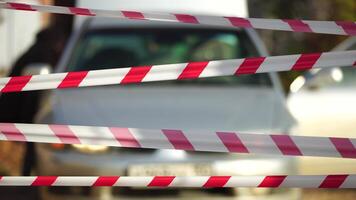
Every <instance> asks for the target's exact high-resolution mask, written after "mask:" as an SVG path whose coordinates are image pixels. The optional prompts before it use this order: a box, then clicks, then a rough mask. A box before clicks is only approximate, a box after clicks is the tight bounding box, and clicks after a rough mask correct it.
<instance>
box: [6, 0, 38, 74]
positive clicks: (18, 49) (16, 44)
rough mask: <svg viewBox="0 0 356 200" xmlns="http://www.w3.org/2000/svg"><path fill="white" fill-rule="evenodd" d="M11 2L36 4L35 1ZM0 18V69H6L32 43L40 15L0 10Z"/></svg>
mask: <svg viewBox="0 0 356 200" xmlns="http://www.w3.org/2000/svg"><path fill="white" fill-rule="evenodd" d="M13 2H27V3H31V4H38V1H37V0H27V1H13ZM0 16H1V17H0V18H1V20H0V68H8V67H11V65H12V63H13V62H14V61H15V59H16V58H18V57H19V56H20V55H21V54H22V53H23V52H24V51H25V50H26V49H27V48H28V47H29V46H30V45H31V44H32V43H33V41H34V39H35V36H36V34H37V32H38V31H39V30H40V28H41V14H40V13H38V12H29V11H13V10H0Z"/></svg>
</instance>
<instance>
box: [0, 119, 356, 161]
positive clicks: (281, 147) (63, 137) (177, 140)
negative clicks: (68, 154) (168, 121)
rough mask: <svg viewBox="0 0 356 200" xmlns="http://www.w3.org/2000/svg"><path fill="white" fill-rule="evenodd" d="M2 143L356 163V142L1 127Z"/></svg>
mask: <svg viewBox="0 0 356 200" xmlns="http://www.w3.org/2000/svg"><path fill="white" fill-rule="evenodd" d="M0 140H9V141H29V142H44V143H63V144H89V145H105V146H118V147H130V148H153V149H177V150H188V151H212V152H232V153H247V154H248V153H252V154H271V155H285V156H320V157H341V158H353V159H356V139H351V138H334V137H309V136H289V135H274V134H271V135H268V134H248V133H238V132H226V131H224V132H219V131H217V132H214V131H188V130H170V129H159V130H154V129H137V128H120V127H97V126H72V125H41V124H13V123H0Z"/></svg>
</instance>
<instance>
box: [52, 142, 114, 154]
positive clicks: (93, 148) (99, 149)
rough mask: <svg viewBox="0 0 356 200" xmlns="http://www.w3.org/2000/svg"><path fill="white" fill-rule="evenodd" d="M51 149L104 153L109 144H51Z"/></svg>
mask: <svg viewBox="0 0 356 200" xmlns="http://www.w3.org/2000/svg"><path fill="white" fill-rule="evenodd" d="M49 146H50V148H51V149H53V150H56V151H66V150H70V149H73V150H76V151H79V152H82V153H102V152H106V151H108V150H109V147H108V146H101V145H86V144H71V145H68V144H50V145H49Z"/></svg>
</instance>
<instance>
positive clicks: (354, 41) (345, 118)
mask: <svg viewBox="0 0 356 200" xmlns="http://www.w3.org/2000/svg"><path fill="white" fill-rule="evenodd" d="M355 49H356V37H350V38H349V39H347V40H345V41H344V42H342V43H341V44H340V45H338V46H337V47H336V48H335V49H334V50H333V51H345V50H355ZM290 90H291V93H290V95H289V97H288V107H289V108H290V110H291V112H292V114H293V116H294V117H295V118H296V120H297V121H298V123H297V124H296V126H295V127H294V128H293V130H291V132H292V133H293V134H301V135H309V136H325V137H327V136H328V137H351V138H355V137H356V106H355V102H356V68H355V66H350V67H340V68H337V67H336V68H330V69H321V70H315V71H311V72H307V73H306V74H305V75H303V76H300V77H298V78H296V79H295V80H294V82H293V83H292V84H291V86H290ZM354 146H355V148H356V145H355V144H354ZM298 163H299V164H300V167H299V169H300V171H301V173H312V174H315V173H325V174H327V173H355V172H356V167H355V166H356V160H354V159H335V158H334V159H332V158H317V159H315V158H307V157H303V158H301V159H300V161H299V162H298Z"/></svg>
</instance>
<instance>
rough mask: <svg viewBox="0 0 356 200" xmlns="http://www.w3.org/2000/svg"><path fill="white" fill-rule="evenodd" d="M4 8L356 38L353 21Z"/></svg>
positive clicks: (7, 4)
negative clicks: (351, 36) (354, 36)
mask: <svg viewBox="0 0 356 200" xmlns="http://www.w3.org/2000/svg"><path fill="white" fill-rule="evenodd" d="M0 8H6V9H14V10H26V11H39V12H48V13H59V14H69V15H84V16H103V17H118V18H127V19H135V20H155V21H167V22H179V23H189V24H204V25H214V26H216V25H217V26H227V27H243V28H256V29H270V30H283V31H293V32H313V33H326V34H337V35H356V23H355V22H351V21H311V20H295V19H284V20H283V19H258V18H239V17H227V16H205V15H189V14H171V13H152V12H140V11H120V10H116V11H114V10H99V9H87V8H78V7H61V6H48V5H31V4H24V3H11V2H0Z"/></svg>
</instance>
